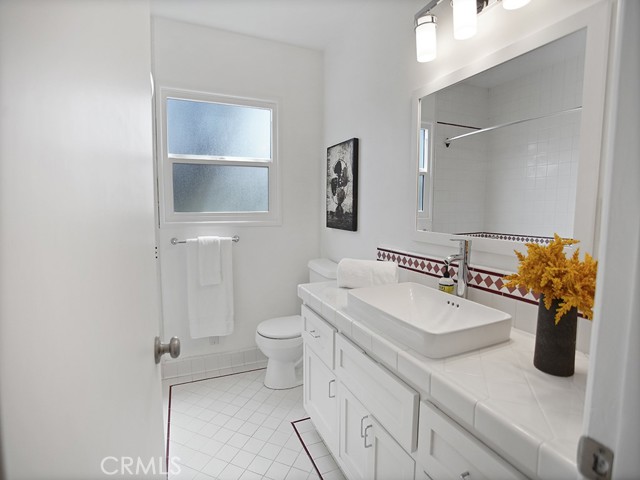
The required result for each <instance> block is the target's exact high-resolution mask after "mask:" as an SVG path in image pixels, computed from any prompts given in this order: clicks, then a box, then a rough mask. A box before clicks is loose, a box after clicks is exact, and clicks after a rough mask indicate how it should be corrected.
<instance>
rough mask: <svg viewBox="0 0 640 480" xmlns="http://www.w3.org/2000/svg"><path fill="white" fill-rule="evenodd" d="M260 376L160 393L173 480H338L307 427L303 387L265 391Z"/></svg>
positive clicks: (207, 382)
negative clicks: (173, 466) (165, 405)
mask: <svg viewBox="0 0 640 480" xmlns="http://www.w3.org/2000/svg"><path fill="white" fill-rule="evenodd" d="M264 373H265V370H264V369H260V370H254V371H249V372H245V373H234V374H231V375H225V376H220V377H216V378H212V379H207V380H199V381H193V382H189V383H184V384H176V385H172V386H170V387H169V388H165V396H166V401H167V402H168V407H169V411H168V452H169V458H170V459H171V460H172V462H174V463H177V464H179V465H180V473H178V474H176V473H170V479H171V480H177V479H180V480H183V479H184V480H211V479H220V480H238V479H240V480H247V479H252V480H253V479H271V480H291V479H296V480H297V479H323V480H344V476H343V475H342V472H341V471H340V470H339V469H338V467H337V465H336V463H335V461H334V459H333V458H332V457H331V454H330V453H329V451H328V450H327V448H326V447H325V445H324V443H322V440H321V438H320V436H319V435H318V433H317V432H316V431H315V428H314V427H313V424H312V423H311V421H310V420H308V419H307V417H308V416H307V413H306V412H305V410H304V408H303V406H302V387H296V388H292V389H289V390H270V389H268V388H266V387H265V386H264V385H263V383H262V382H263V380H264ZM174 381H175V380H174ZM292 422H293V423H292ZM303 442H304V444H303ZM310 455H311V456H310ZM312 458H313V460H312ZM178 459H179V460H178ZM170 470H177V469H170Z"/></svg>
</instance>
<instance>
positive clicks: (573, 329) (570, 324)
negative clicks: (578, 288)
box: [533, 295, 578, 377]
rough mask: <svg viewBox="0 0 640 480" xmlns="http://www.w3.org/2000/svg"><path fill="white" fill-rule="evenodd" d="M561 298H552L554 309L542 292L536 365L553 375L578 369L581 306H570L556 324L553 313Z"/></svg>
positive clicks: (535, 355) (568, 373)
mask: <svg viewBox="0 0 640 480" xmlns="http://www.w3.org/2000/svg"><path fill="white" fill-rule="evenodd" d="M560 302H561V300H559V299H557V300H553V304H552V305H551V309H550V310H547V308H546V307H545V306H544V295H540V303H539V304H538V326H537V328H536V347H535V352H534V354H533V365H534V366H535V367H536V368H537V369H538V370H540V371H542V372H545V373H548V374H550V375H555V376H557V377H570V376H571V375H573V372H574V369H575V360H576V334H577V330H578V310H577V309H576V308H572V309H571V310H569V312H567V313H566V314H565V315H564V316H563V317H562V318H561V319H560V321H559V322H558V324H557V325H556V322H555V318H554V317H555V315H556V310H557V309H558V308H560V307H559V304H560Z"/></svg>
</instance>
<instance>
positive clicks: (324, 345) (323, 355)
mask: <svg viewBox="0 0 640 480" xmlns="http://www.w3.org/2000/svg"><path fill="white" fill-rule="evenodd" d="M302 322H303V325H304V330H303V331H304V334H303V338H304V341H305V343H306V344H307V346H308V347H309V348H311V349H312V350H313V351H314V352H315V354H316V355H317V356H318V357H320V359H321V360H322V361H323V362H324V363H325V364H326V365H327V366H328V367H329V368H330V369H332V370H333V366H334V363H333V351H334V348H333V338H334V334H335V332H336V329H335V328H333V327H332V326H331V325H330V324H329V323H327V322H326V321H325V320H323V319H322V318H321V317H320V316H319V315H318V314H317V313H316V312H314V311H313V310H311V309H310V308H309V307H307V306H306V305H302Z"/></svg>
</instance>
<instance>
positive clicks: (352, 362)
mask: <svg viewBox="0 0 640 480" xmlns="http://www.w3.org/2000/svg"><path fill="white" fill-rule="evenodd" d="M302 316H303V319H304V331H303V334H302V335H303V339H304V388H303V391H304V407H305V409H306V411H307V413H308V414H309V416H310V417H311V419H312V420H313V423H314V425H315V426H316V429H317V430H318V433H319V434H320V435H321V436H322V438H323V440H324V442H325V444H326V445H327V448H329V450H330V451H331V453H332V454H333V456H334V458H335V459H336V461H337V462H338V464H339V466H340V468H341V469H342V470H343V472H344V474H345V476H346V477H347V478H348V479H349V480H365V479H366V480H369V479H376V480H391V479H393V480H442V479H450V478H466V479H468V480H470V479H486V480H491V479H498V478H499V479H501V480H503V479H505V480H521V479H525V478H526V477H524V476H523V475H522V474H521V473H520V472H518V471H517V470H516V469H515V468H514V467H512V466H511V465H510V464H509V463H508V462H506V461H505V460H503V459H502V458H501V457H499V456H498V455H497V454H496V453H495V452H493V451H492V450H491V449H490V448H489V447H487V446H486V445H485V444H484V443H482V442H481V441H480V440H478V439H477V438H476V437H474V436H473V435H472V434H471V433H469V432H468V431H467V430H465V429H464V428H462V427H461V426H460V425H459V424H458V423H457V422H456V421H454V420H453V419H452V418H450V417H449V416H447V415H446V414H445V413H443V412H442V411H441V410H439V409H438V408H437V407H436V406H435V405H434V404H433V403H431V402H430V401H429V400H430V399H429V398H422V401H421V399H420V396H419V394H418V393H417V392H416V391H415V390H413V388H411V387H409V386H408V385H407V384H406V383H405V382H404V381H403V380H401V379H400V378H399V377H398V376H397V375H395V374H394V373H392V372H390V371H389V370H388V369H387V368H385V367H384V366H383V365H381V364H380V363H378V362H377V361H375V360H373V359H372V358H371V357H370V356H369V355H368V354H367V353H365V351H364V350H363V349H361V348H360V347H359V346H357V345H356V344H354V343H353V342H352V341H351V340H349V339H348V338H347V337H346V336H344V335H343V334H342V333H338V332H337V330H336V329H335V328H334V327H332V326H331V325H330V324H329V323H328V322H326V321H325V320H324V319H323V318H321V317H320V316H319V315H318V314H317V313H315V312H314V311H313V310H311V309H310V308H308V307H307V306H306V305H305V306H303V307H302Z"/></svg>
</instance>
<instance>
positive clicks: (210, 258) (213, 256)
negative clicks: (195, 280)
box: [197, 237, 222, 287]
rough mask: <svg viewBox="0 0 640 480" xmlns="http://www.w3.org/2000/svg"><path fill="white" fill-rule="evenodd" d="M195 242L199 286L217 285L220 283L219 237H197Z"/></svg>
mask: <svg viewBox="0 0 640 480" xmlns="http://www.w3.org/2000/svg"><path fill="white" fill-rule="evenodd" d="M197 240H198V269H199V274H200V285H201V286H203V287H206V286H208V285H218V284H219V283H220V282H221V281H222V273H221V270H220V264H221V263H220V237H198V239H197Z"/></svg>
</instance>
